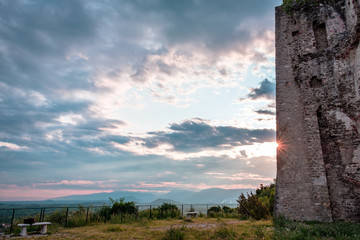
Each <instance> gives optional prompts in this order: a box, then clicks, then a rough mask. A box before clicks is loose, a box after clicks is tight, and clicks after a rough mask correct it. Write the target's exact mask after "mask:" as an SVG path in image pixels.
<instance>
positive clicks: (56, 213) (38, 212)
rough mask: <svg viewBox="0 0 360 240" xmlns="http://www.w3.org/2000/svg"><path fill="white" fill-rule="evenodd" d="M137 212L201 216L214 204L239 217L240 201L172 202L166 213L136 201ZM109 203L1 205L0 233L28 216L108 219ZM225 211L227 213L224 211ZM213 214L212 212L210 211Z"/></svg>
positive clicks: (60, 220) (67, 221)
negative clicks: (105, 212)
mask: <svg viewBox="0 0 360 240" xmlns="http://www.w3.org/2000/svg"><path fill="white" fill-rule="evenodd" d="M135 206H136V209H137V213H136V214H135V215H132V216H131V218H132V219H134V220H137V219H138V218H147V219H154V218H155V219H156V218H164V217H165V218H166V217H176V216H181V217H184V216H185V215H186V213H188V212H197V213H199V215H203V216H207V215H208V214H209V209H211V208H212V207H215V208H216V209H220V210H221V209H227V210H229V209H230V211H228V213H233V215H232V216H236V214H237V211H236V208H237V207H238V205H237V204H172V206H176V207H174V208H172V209H171V210H169V212H168V211H167V210H166V213H165V212H163V210H162V208H161V205H149V204H146V205H145V204H137V205H135ZM106 207H111V206H110V205H102V206H91V205H89V206H82V205H79V206H77V207H75V206H73V207H70V206H56V207H53V206H46V207H22V208H2V209H0V235H1V234H4V233H5V232H6V233H9V234H11V233H13V232H14V229H15V227H16V225H17V224H18V223H22V222H23V220H24V219H25V218H29V217H31V218H34V220H35V222H44V221H49V222H55V223H56V224H57V225H59V226H63V227H73V226H84V225H87V224H89V223H90V222H91V223H93V222H100V221H103V222H107V221H108V220H109V219H106V218H102V215H101V211H102V210H104V209H105V208H106ZM223 213H224V212H223ZM210 214H211V212H210ZM119 217H120V219H119V222H121V223H123V222H124V221H125V220H126V217H129V216H124V215H122V214H121V215H120V216H119Z"/></svg>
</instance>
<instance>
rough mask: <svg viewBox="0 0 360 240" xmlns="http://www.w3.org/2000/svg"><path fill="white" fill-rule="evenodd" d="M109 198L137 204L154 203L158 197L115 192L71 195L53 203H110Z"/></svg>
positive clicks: (54, 199) (141, 193) (55, 199)
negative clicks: (123, 199)
mask: <svg viewBox="0 0 360 240" xmlns="http://www.w3.org/2000/svg"><path fill="white" fill-rule="evenodd" d="M109 198H112V199H114V200H116V199H120V198H125V201H127V202H130V201H133V202H135V203H148V202H151V201H154V200H155V199H156V198H157V196H156V195H155V194H152V193H143V192H125V191H115V192H111V193H94V194H88V195H69V196H64V197H57V198H52V199H50V200H53V201H81V202H82V201H105V202H108V201H109Z"/></svg>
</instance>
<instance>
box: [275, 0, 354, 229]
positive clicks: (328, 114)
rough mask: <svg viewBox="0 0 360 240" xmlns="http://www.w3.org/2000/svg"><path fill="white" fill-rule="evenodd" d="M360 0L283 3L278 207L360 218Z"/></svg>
mask: <svg viewBox="0 0 360 240" xmlns="http://www.w3.org/2000/svg"><path fill="white" fill-rule="evenodd" d="M359 2H360V1H359V0H336V1H317V4H315V5H312V4H303V5H301V4H300V5H298V8H297V9H296V8H294V9H292V12H287V13H286V12H285V11H284V7H277V8H276V95H277V96H276V106H277V141H278V144H279V147H278V154H277V180H276V184H277V186H276V204H275V214H276V215H281V216H284V217H285V218H288V219H293V220H299V221H323V222H331V221H341V220H344V221H360V87H359V86H360V45H359V41H360V3H359Z"/></svg>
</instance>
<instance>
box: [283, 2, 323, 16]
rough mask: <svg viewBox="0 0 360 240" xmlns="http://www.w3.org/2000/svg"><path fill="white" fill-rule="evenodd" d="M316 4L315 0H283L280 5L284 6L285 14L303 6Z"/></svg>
mask: <svg viewBox="0 0 360 240" xmlns="http://www.w3.org/2000/svg"><path fill="white" fill-rule="evenodd" d="M317 4H318V1H317V0H283V4H282V5H281V6H283V7H284V11H285V12H286V13H287V14H293V12H294V11H298V10H300V9H302V8H305V7H313V6H316V5H317Z"/></svg>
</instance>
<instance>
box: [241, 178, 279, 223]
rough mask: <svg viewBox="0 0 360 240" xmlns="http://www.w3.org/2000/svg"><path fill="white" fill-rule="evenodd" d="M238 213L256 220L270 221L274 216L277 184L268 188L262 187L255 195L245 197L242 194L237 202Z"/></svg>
mask: <svg viewBox="0 0 360 240" xmlns="http://www.w3.org/2000/svg"><path fill="white" fill-rule="evenodd" d="M237 201H238V203H239V207H238V211H239V213H240V214H241V216H243V217H244V216H245V217H247V218H249V217H250V218H254V219H256V220H260V219H268V218H270V217H272V216H273V212H274V202H275V183H272V184H270V185H268V186H263V185H262V184H261V185H260V188H258V189H256V192H255V194H254V193H250V194H248V195H247V197H245V195H244V194H243V193H242V194H241V195H240V196H239V199H238V200H237Z"/></svg>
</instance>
